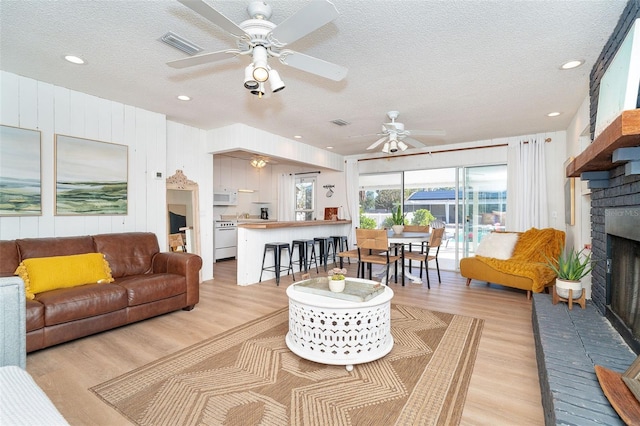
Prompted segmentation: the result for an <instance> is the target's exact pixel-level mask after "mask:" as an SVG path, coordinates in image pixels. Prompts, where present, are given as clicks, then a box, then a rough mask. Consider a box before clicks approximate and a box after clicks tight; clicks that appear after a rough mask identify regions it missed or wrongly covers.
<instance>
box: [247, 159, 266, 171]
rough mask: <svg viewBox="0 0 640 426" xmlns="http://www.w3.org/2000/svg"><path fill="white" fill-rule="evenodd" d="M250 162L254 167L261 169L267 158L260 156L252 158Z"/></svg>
mask: <svg viewBox="0 0 640 426" xmlns="http://www.w3.org/2000/svg"><path fill="white" fill-rule="evenodd" d="M250 164H251V165H252V166H253V167H255V168H256V169H261V168H263V167H265V166H266V165H267V160H266V159H264V158H262V157H255V158H252V159H251V161H250Z"/></svg>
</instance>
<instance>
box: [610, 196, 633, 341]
mask: <svg viewBox="0 0 640 426" xmlns="http://www.w3.org/2000/svg"><path fill="white" fill-rule="evenodd" d="M639 222H640V209H635V208H631V209H608V210H606V214H605V231H606V233H607V286H606V291H607V295H606V301H607V306H606V309H607V311H606V314H607V318H608V319H609V321H610V322H611V324H612V325H613V326H614V327H615V328H616V330H618V332H619V333H620V335H621V336H622V337H623V338H624V340H625V341H626V342H627V343H628V344H629V346H630V347H631V348H632V349H633V350H634V351H635V352H636V353H640V235H639V234H640V231H639V230H638V228H639V227H638V225H637V224H638V223H639Z"/></svg>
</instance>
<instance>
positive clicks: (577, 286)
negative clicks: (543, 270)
mask: <svg viewBox="0 0 640 426" xmlns="http://www.w3.org/2000/svg"><path fill="white" fill-rule="evenodd" d="M569 290H573V293H572V299H579V298H580V296H582V282H581V281H567V280H562V279H560V278H556V293H557V294H558V296H560V297H562V298H564V299H568V298H569Z"/></svg>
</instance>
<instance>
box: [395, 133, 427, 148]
mask: <svg viewBox="0 0 640 426" xmlns="http://www.w3.org/2000/svg"><path fill="white" fill-rule="evenodd" d="M401 140H402V142H404V143H406V144H407V145H411V146H412V147H414V148H426V145H425V144H423V143H422V142H420V141H417V140H415V139H413V138H410V137H408V136H406V137H404V138H402V139H401Z"/></svg>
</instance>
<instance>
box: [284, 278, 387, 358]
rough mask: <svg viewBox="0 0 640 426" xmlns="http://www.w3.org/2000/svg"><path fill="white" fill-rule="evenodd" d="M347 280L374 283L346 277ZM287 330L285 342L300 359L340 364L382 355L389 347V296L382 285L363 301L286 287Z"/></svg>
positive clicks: (291, 286) (292, 286) (373, 282)
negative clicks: (287, 304)
mask: <svg viewBox="0 0 640 426" xmlns="http://www.w3.org/2000/svg"><path fill="white" fill-rule="evenodd" d="M347 280H348V281H359V282H367V283H372V284H378V283H377V282H375V281H369V280H363V279H359V278H347ZM287 296H288V297H289V332H288V333H287V337H286V343H287V346H288V347H289V349H291V351H292V352H293V353H295V354H296V355H298V356H299V357H301V358H304V359H308V360H309V361H314V362H318V363H321V364H331V365H344V366H346V368H347V371H351V370H353V365H354V364H362V363H365V362H371V361H374V360H376V359H379V358H382V357H383V356H385V355H386V354H388V353H389V352H390V351H391V349H392V348H393V336H391V298H392V297H393V290H391V289H390V288H389V287H386V286H385V290H384V292H383V293H382V294H379V295H377V296H376V297H374V298H373V299H371V300H368V301H366V302H352V301H347V300H341V299H336V298H333V297H327V296H320V295H317V294H312V293H306V292H302V291H299V290H296V289H295V284H293V285H290V286H289V287H288V288H287Z"/></svg>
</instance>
